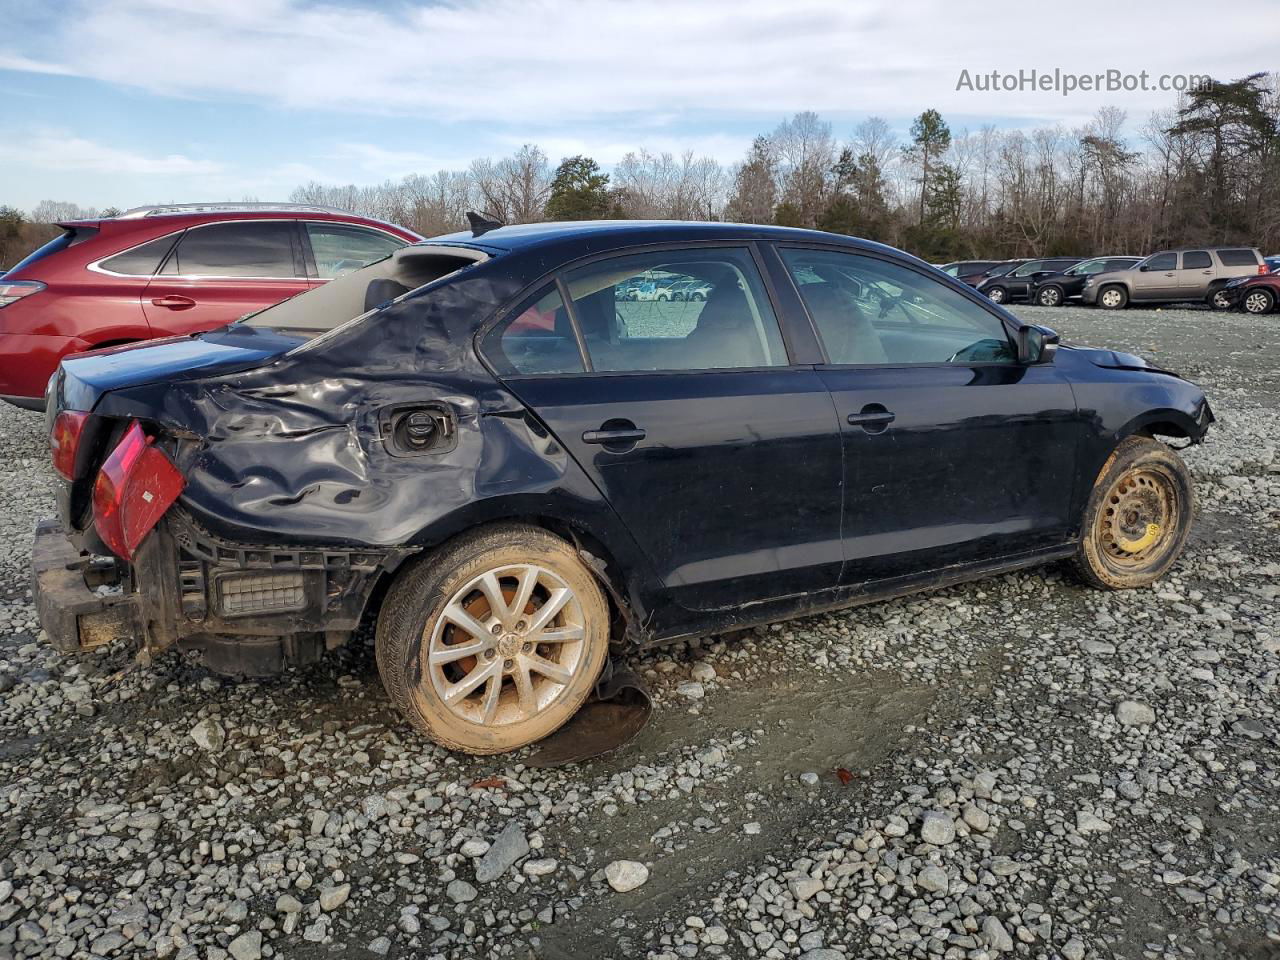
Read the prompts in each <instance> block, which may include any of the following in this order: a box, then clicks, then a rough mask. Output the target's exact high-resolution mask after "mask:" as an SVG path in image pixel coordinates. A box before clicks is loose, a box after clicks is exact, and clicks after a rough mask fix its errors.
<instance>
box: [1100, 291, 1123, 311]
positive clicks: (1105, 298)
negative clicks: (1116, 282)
mask: <svg viewBox="0 0 1280 960" xmlns="http://www.w3.org/2000/svg"><path fill="white" fill-rule="evenodd" d="M1102 305H1103V306H1104V307H1118V306H1120V291H1119V290H1117V289H1115V287H1112V288H1111V289H1110V290H1103V291H1102Z"/></svg>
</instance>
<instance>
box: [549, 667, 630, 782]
mask: <svg viewBox="0 0 1280 960" xmlns="http://www.w3.org/2000/svg"><path fill="white" fill-rule="evenodd" d="M652 713H653V700H652V698H651V697H650V696H649V691H648V689H647V688H646V687H645V685H644V681H643V680H641V679H640V677H639V676H637V675H636V673H635V671H633V670H632V669H631V668H630V667H628V666H627V665H626V664H625V663H623V662H622V661H620V660H615V659H613V658H610V659H609V661H608V662H607V663H606V664H605V668H604V673H603V674H601V676H600V679H599V680H598V681H596V689H595V693H594V694H593V695H592V697H591V699H590V700H588V701H587V702H586V703H585V704H583V705H582V709H580V710H579V711H578V712H577V713H576V714H574V716H573V718H572V719H571V720H570V721H569V722H568V723H566V724H565V725H564V726H563V727H561V728H560V729H559V730H557V731H556V732H555V733H553V734H551V736H549V737H547V738H546V739H545V740H543V741H542V742H541V743H540V744H539V745H538V751H537V753H535V754H534V755H533V756H532V757H530V758H529V759H528V760H526V761H525V763H526V764H527V765H528V766H530V767H562V766H564V765H565V764H568V763H577V762H579V761H582V760H590V759H591V758H592V757H599V756H603V755H604V754H606V753H611V752H612V751H614V750H618V749H620V748H621V747H623V746H626V745H627V744H628V743H630V742H631V741H632V740H634V739H635V738H636V736H637V735H638V734H639V733H640V731H641V730H642V729H644V726H645V724H647V723H648V722H649V716H650V714H652Z"/></svg>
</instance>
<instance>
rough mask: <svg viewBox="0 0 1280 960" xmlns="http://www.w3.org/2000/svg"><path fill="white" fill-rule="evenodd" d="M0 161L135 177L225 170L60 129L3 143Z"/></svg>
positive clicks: (204, 163)
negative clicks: (87, 137)
mask: <svg viewBox="0 0 1280 960" xmlns="http://www.w3.org/2000/svg"><path fill="white" fill-rule="evenodd" d="M0 160H3V161H7V162H10V163H13V164H22V165H27V166H32V167H38V168H42V169H45V170H63V171H85V172H91V173H112V174H117V173H125V174H134V175H149V174H150V175H160V176H168V175H179V176H194V175H204V174H214V173H218V172H220V171H221V170H222V166H221V164H218V163H214V162H212V161H209V160H193V159H191V158H190V157H187V156H184V155H183V154H180V153H170V154H165V155H163V156H160V155H154V154H145V153H138V152H136V151H133V150H124V149H121V148H119V147H112V146H108V145H107V144H103V143H98V142H96V141H93V140H86V139H85V138H83V137H77V136H73V135H71V134H68V133H64V132H60V131H56V130H43V131H38V132H36V133H33V134H31V135H30V136H16V135H15V136H10V137H7V138H6V139H5V141H4V142H0Z"/></svg>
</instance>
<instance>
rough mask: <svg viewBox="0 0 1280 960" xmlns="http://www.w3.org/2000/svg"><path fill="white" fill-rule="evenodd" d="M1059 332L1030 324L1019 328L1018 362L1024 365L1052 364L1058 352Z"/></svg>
mask: <svg viewBox="0 0 1280 960" xmlns="http://www.w3.org/2000/svg"><path fill="white" fill-rule="evenodd" d="M1060 339H1061V338H1060V337H1059V336H1058V334H1057V332H1055V331H1053V330H1050V329H1049V328H1048V327H1040V326H1036V325H1035V324H1028V325H1027V326H1025V327H1019V328H1018V362H1019V363H1022V364H1031V363H1052V362H1053V355H1054V354H1055V353H1057V352H1058V341H1059V340H1060Z"/></svg>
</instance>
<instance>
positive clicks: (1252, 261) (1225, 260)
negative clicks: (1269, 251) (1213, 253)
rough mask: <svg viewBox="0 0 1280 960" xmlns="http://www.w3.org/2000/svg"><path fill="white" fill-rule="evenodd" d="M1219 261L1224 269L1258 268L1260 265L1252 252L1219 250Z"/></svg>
mask: <svg viewBox="0 0 1280 960" xmlns="http://www.w3.org/2000/svg"><path fill="white" fill-rule="evenodd" d="M1218 259H1219V260H1221V261H1222V265H1223V266H1224V267H1256V266H1257V265H1258V263H1259V260H1258V255H1257V254H1256V253H1255V252H1254V251H1252V250H1219V251H1218Z"/></svg>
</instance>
